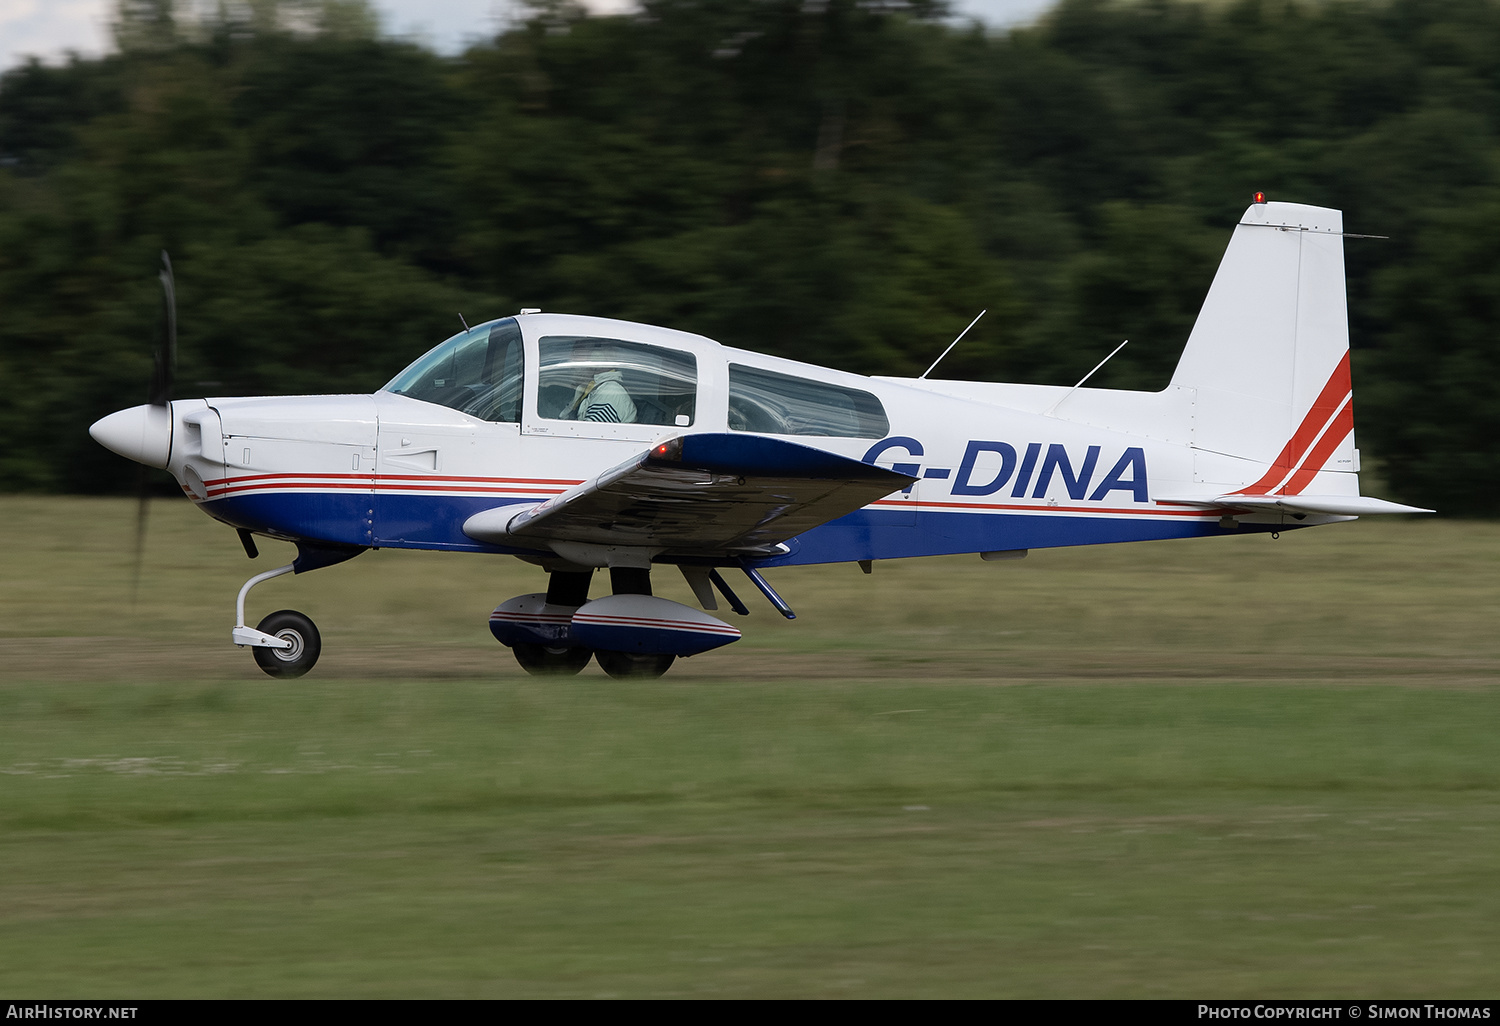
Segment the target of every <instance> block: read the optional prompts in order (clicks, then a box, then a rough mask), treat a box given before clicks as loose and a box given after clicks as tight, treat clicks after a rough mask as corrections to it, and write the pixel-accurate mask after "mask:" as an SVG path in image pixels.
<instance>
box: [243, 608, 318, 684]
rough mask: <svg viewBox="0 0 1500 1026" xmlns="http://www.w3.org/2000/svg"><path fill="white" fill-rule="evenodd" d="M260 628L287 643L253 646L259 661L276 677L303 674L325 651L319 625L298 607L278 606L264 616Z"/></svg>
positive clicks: (257, 662) (257, 661)
mask: <svg viewBox="0 0 1500 1026" xmlns="http://www.w3.org/2000/svg"><path fill="white" fill-rule="evenodd" d="M257 629H258V630H259V631H260V632H261V633H262V634H265V635H269V636H270V637H272V638H275V639H276V640H278V641H282V642H285V643H286V647H285V648H270V647H262V646H256V647H255V648H252V649H251V651H252V652H254V653H255V664H256V665H257V666H259V667H260V668H261V669H262V670H264V671H266V673H268V674H270V675H271V676H272V677H283V678H287V677H300V676H302V675H303V674H304V673H306V672H307V671H308V670H311V669H312V668H313V665H314V664H315V663H317V661H318V656H319V655H321V654H322V652H323V638H322V636H321V635H320V634H318V628H317V625H316V624H314V623H313V622H312V621H311V620H310V619H308V618H307V617H306V616H304V615H302V614H301V613H299V612H297V611H296V610H295V609H278V610H277V611H276V612H274V613H272V614H271V615H270V616H268V617H266V618H265V619H264V620H262V621H261V622H260V624H259V626H258V628H257Z"/></svg>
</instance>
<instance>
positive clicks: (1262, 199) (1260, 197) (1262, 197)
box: [1255, 192, 1266, 203]
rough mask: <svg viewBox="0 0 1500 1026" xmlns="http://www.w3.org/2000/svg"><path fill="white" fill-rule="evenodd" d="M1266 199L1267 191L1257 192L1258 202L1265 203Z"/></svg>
mask: <svg viewBox="0 0 1500 1026" xmlns="http://www.w3.org/2000/svg"><path fill="white" fill-rule="evenodd" d="M1265 201H1266V194H1265V193H1263V192H1257V193H1256V194H1255V202H1257V203H1264V202H1265Z"/></svg>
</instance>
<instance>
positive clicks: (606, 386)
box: [562, 339, 636, 424]
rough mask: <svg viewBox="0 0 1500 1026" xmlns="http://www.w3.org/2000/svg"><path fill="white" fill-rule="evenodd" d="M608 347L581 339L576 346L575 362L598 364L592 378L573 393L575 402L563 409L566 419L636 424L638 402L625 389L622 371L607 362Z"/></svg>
mask: <svg viewBox="0 0 1500 1026" xmlns="http://www.w3.org/2000/svg"><path fill="white" fill-rule="evenodd" d="M608 348H609V347H608V345H607V343H605V342H603V341H602V340H599V339H582V340H580V341H579V342H577V343H576V344H574V346H573V360H574V362H575V363H582V364H590V363H592V364H595V365H596V366H597V367H598V370H597V371H596V372H595V374H594V376H593V378H592V379H591V380H590V381H588V382H586V383H585V384H582V385H579V386H578V387H577V388H576V389H574V391H573V401H572V402H570V403H568V405H567V407H566V408H565V409H564V410H563V414H562V419H563V420H592V421H595V422H598V423H605V424H634V423H635V417H636V411H635V403H634V402H633V401H632V400H631V398H630V393H629V392H628V391H627V390H626V388H625V383H624V381H623V380H622V378H623V377H624V375H623V374H621V373H620V371H619V370H617V369H615V368H613V367H611V366H609V364H608V363H607V362H605V361H606V360H607V358H608V356H609V353H608Z"/></svg>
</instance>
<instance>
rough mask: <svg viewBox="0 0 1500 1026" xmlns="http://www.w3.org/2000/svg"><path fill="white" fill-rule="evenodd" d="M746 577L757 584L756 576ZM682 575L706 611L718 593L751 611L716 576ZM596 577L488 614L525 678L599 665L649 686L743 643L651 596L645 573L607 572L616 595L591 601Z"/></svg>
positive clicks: (563, 578)
mask: <svg viewBox="0 0 1500 1026" xmlns="http://www.w3.org/2000/svg"><path fill="white" fill-rule="evenodd" d="M747 573H751V574H752V580H753V579H755V578H756V577H758V576H759V575H755V574H753V571H747ZM683 575H684V576H685V577H686V578H687V579H688V583H689V584H690V585H691V586H692V588H693V591H694V593H695V594H696V595H697V596H698V600H699V602H700V603H701V604H702V605H703V607H704V608H705V609H717V608H718V602H717V600H716V599H715V597H714V589H715V588H717V589H718V591H719V592H720V593H722V594H723V596H724V597H725V599H727V600H728V602H729V604H730V607H731V608H733V609H734V611H735V612H737V613H740V614H742V615H743V614H745V613H747V612H748V610H747V609H746V608H745V606H744V603H742V602H740V600H739V598H738V597H736V596H735V594H734V593H733V592H731V591H730V590H729V586H728V585H727V584H725V583H724V579H723V578H722V577H720V576H719V574H718V572H717V571H715V570H712V569H709V568H707V567H686V568H684V569H683ZM593 576H594V572H593V571H592V570H573V571H564V570H554V571H552V573H551V577H550V578H549V580H548V584H547V591H546V592H545V593H536V594H532V595H518V596H517V597H515V598H513V599H511V600H509V601H508V602H504V603H502V604H501V605H500V606H499V608H497V609H496V610H495V611H494V612H493V613H491V614H490V632H491V633H492V634H494V635H495V640H497V641H499V642H500V643H501V644H503V645H507V646H509V648H510V649H511V651H512V652H514V653H515V656H516V662H518V663H520V664H521V667H522V669H524V670H525V671H526V672H527V673H531V674H536V675H538V676H541V675H546V674H552V675H569V676H571V675H572V674H576V673H578V672H579V671H580V670H582V669H583V668H584V667H585V666H587V665H588V662H589V660H590V659H596V660H597V661H598V663H599V666H600V668H601V669H603V670H604V672H605V673H607V674H609V675H610V676H611V677H616V678H620V679H629V678H647V679H649V678H655V677H660V676H661V675H662V674H664V673H666V672H667V670H668V669H670V668H671V666H672V664H673V663H674V662H676V660H677V657H678V656H691V655H696V654H698V653H699V652H707V651H708V650H709V649H712V648H718V647H719V646H721V645H727V644H729V643H731V642H734V641H738V640H739V638H740V632H739V631H738V630H737V629H736V628H734V627H732V626H730V625H729V624H727V623H725V622H723V621H722V620H719V619H716V618H714V617H712V616H709V615H708V614H707V613H705V612H701V611H699V610H697V609H693V608H691V607H689V606H684V605H682V604H680V603H677V602H671V601H668V600H667V599H663V598H657V597H655V596H653V595H652V593H651V571H650V570H649V569H647V568H646V567H631V566H612V567H610V569H609V578H610V587H611V591H612V594H610V595H608V596H606V597H603V598H598V599H594V600H592V601H590V600H589V585H590V584H591V583H592V581H593ZM767 587H768V586H767ZM784 606H785V603H781V604H780V606H779V607H778V608H784ZM785 612H787V613H789V612H790V610H785Z"/></svg>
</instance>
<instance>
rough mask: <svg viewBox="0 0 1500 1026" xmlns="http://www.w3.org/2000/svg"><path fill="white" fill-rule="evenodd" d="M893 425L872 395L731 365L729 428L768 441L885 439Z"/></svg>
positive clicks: (807, 379)
mask: <svg viewBox="0 0 1500 1026" xmlns="http://www.w3.org/2000/svg"><path fill="white" fill-rule="evenodd" d="M890 426H891V422H890V421H889V420H888V419H887V418H886V415H885V407H883V406H881V405H880V400H879V399H877V398H875V397H874V396H873V395H871V394H870V393H869V392H865V391H862V390H860V389H858V388H846V387H845V386H843V385H830V384H829V383H828V382H826V381H813V380H812V379H810V378H798V377H793V376H792V375H790V374H778V373H776V372H775V371H768V370H761V369H760V368H759V367H746V366H744V365H743V364H738V363H731V364H730V365H729V428H730V430H731V431H759V432H762V433H764V434H769V435H821V436H824V437H829V438H884V437H885V436H886V435H887V434H889V433H890Z"/></svg>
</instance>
